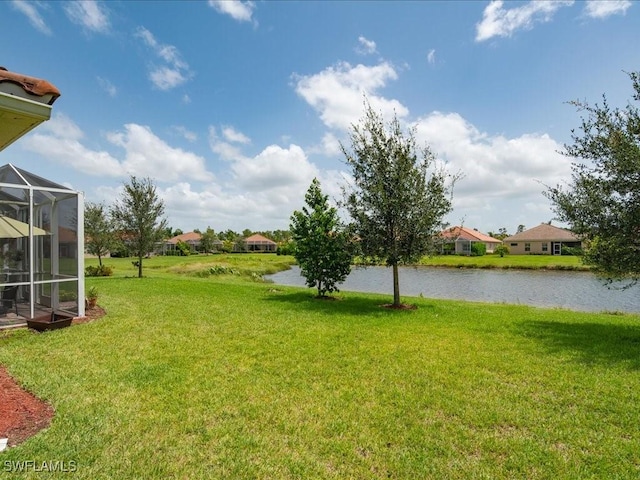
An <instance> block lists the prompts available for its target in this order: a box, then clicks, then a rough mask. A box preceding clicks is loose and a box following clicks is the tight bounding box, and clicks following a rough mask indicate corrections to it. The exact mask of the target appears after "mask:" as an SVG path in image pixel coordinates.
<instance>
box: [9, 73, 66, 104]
mask: <svg viewBox="0 0 640 480" xmlns="http://www.w3.org/2000/svg"><path fill="white" fill-rule="evenodd" d="M4 82H10V83H13V84H16V85H18V86H20V87H22V89H23V90H24V91H25V92H27V93H28V94H30V95H36V96H38V97H42V96H44V95H51V99H50V100H49V102H48V104H49V105H53V102H55V101H56V99H57V98H58V97H59V96H60V90H58V89H57V88H56V87H54V86H53V85H52V84H51V83H49V82H47V81H46V80H42V79H40V78H35V77H29V76H27V75H23V74H21V73H15V72H10V71H8V70H7V69H6V68H4V67H0V83H4Z"/></svg>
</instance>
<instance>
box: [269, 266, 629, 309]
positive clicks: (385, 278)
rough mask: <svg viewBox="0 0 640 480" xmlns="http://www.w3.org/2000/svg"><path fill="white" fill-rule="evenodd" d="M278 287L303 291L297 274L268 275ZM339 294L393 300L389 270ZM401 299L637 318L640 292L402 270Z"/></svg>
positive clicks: (350, 280)
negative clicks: (386, 296) (620, 314)
mask: <svg viewBox="0 0 640 480" xmlns="http://www.w3.org/2000/svg"><path fill="white" fill-rule="evenodd" d="M267 279H269V280H271V281H273V282H274V283H276V284H279V285H292V286H304V285H305V283H304V278H303V277H302V276H301V275H300V268H299V267H297V266H296V267H293V268H292V269H290V270H286V271H284V272H279V273H276V274H275V275H269V276H268V277H267ZM339 288H340V290H341V291H356V292H372V293H384V294H390V295H392V294H393V274H392V271H391V268H387V267H368V268H354V269H353V270H352V271H351V273H350V274H349V276H348V277H347V280H346V281H345V282H344V283H342V284H341V285H339ZM400 294H401V295H402V296H420V295H422V296H424V297H426V298H444V299H458V300H470V301H480V302H496V303H511V304H522V305H533V306H539V307H559V308H566V309H570V310H581V311H595V312H600V311H619V312H629V313H640V286H638V285H636V286H634V287H631V288H629V289H627V290H621V289H615V288H607V286H605V285H604V284H603V282H602V281H601V280H599V279H598V278H596V277H595V276H594V275H593V274H591V273H589V272H574V271H544V270H500V269H491V270H485V269H457V268H434V267H401V268H400Z"/></svg>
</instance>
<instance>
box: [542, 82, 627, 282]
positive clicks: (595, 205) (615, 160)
mask: <svg viewBox="0 0 640 480" xmlns="http://www.w3.org/2000/svg"><path fill="white" fill-rule="evenodd" d="M628 75H629V77H630V79H631V82H632V85H633V89H634V91H635V93H634V94H633V97H632V98H633V100H635V102H640V72H633V73H629V74H628ZM569 103H570V104H572V105H573V106H575V107H576V108H577V110H578V111H580V112H583V116H582V117H581V120H582V122H581V126H580V129H579V131H578V132H576V131H575V130H572V132H571V137H572V140H573V143H572V144H568V145H565V146H564V152H563V153H564V154H565V155H567V156H569V157H572V158H575V159H577V161H576V162H574V163H573V165H572V169H573V173H572V181H571V183H569V184H567V185H558V186H556V187H551V188H548V190H547V191H546V192H545V195H547V197H548V198H549V199H550V200H551V201H552V202H553V205H554V209H555V212H556V214H557V215H558V217H559V219H560V220H561V221H564V222H566V223H568V224H569V225H570V227H571V230H572V231H573V232H574V233H576V234H577V235H579V236H581V237H582V238H583V239H584V240H585V241H586V244H587V248H586V250H585V255H584V261H585V263H587V264H590V265H592V266H593V267H594V269H595V271H596V273H598V274H600V275H601V276H603V277H606V278H607V279H608V280H609V281H616V280H617V281H621V280H630V282H629V283H628V285H632V284H634V283H636V282H637V281H638V279H639V278H640V111H639V110H638V106H637V105H634V104H633V103H632V102H629V103H628V104H627V105H626V107H624V108H611V107H610V106H609V104H608V102H607V98H606V95H603V100H602V104H594V105H591V104H589V103H587V102H583V101H573V102H569Z"/></svg>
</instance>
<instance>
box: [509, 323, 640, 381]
mask: <svg viewBox="0 0 640 480" xmlns="http://www.w3.org/2000/svg"><path fill="white" fill-rule="evenodd" d="M519 328H520V332H519V333H520V334H521V335H523V336H526V337H528V338H533V339H536V340H539V341H540V342H543V343H544V344H545V346H546V348H547V349H548V350H549V351H550V352H551V353H573V354H574V355H575V357H576V359H577V360H578V361H579V362H580V363H583V364H587V365H590V364H600V365H605V366H614V365H620V364H624V365H626V366H627V367H628V368H629V369H633V370H638V369H640V325H638V326H635V325H624V324H613V323H568V322H554V321H525V322H522V323H520V324H519Z"/></svg>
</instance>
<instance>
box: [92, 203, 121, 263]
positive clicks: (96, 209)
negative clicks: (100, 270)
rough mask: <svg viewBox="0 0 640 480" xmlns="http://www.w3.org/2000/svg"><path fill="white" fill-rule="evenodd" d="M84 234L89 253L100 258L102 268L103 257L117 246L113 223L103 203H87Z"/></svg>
mask: <svg viewBox="0 0 640 480" xmlns="http://www.w3.org/2000/svg"><path fill="white" fill-rule="evenodd" d="M84 233H85V236H86V248H87V252H88V253H90V254H91V255H95V256H97V257H98V264H99V265H100V266H102V257H104V256H105V255H106V254H108V253H109V252H110V250H111V249H112V248H114V247H115V246H116V244H117V238H116V235H115V230H114V227H113V221H112V219H111V215H110V214H109V211H108V209H107V207H106V206H105V205H104V204H103V203H91V202H89V203H87V204H86V205H85V210H84Z"/></svg>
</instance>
